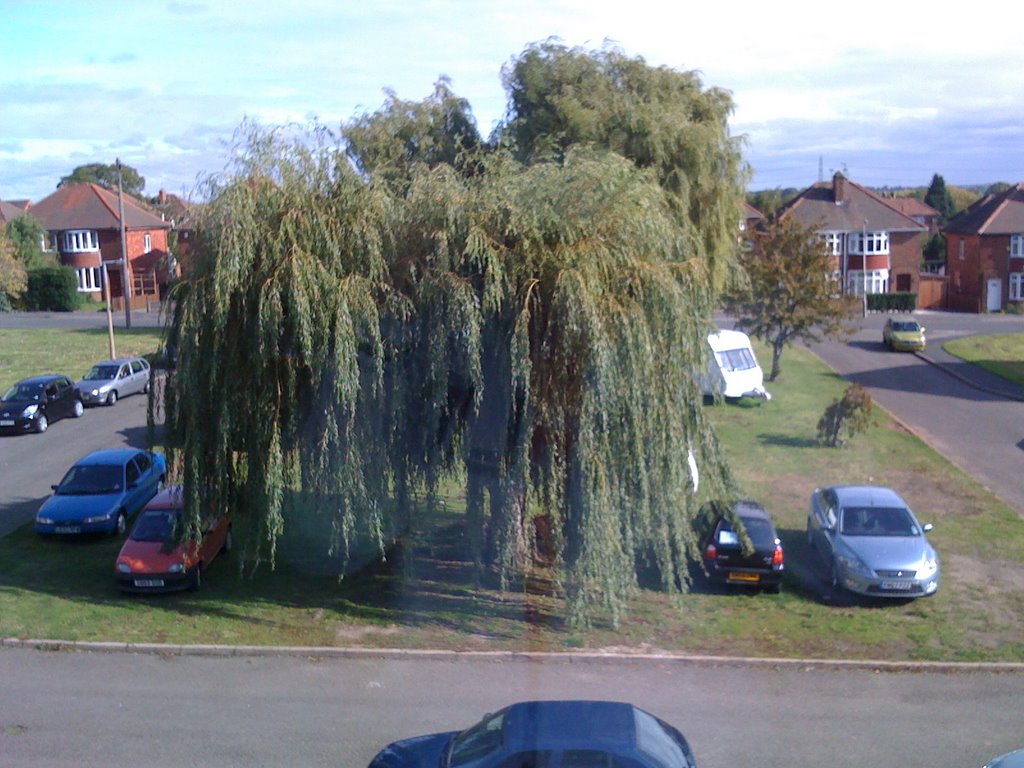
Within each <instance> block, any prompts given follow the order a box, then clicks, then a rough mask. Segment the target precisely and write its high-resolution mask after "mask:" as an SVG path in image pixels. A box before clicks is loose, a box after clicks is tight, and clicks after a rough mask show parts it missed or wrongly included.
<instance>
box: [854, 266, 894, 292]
mask: <svg viewBox="0 0 1024 768" xmlns="http://www.w3.org/2000/svg"><path fill="white" fill-rule="evenodd" d="M865 289H866V290H867V293H886V292H887V291H888V290H889V270H888V269H873V270H869V271H868V273H867V275H865V274H864V273H863V272H860V271H855V272H849V273H847V276H846V292H847V293H848V294H850V295H852V296H863V295H864V292H865Z"/></svg>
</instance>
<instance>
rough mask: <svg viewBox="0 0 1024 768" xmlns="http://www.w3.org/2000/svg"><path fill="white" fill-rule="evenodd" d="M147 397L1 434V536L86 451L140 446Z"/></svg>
mask: <svg viewBox="0 0 1024 768" xmlns="http://www.w3.org/2000/svg"><path fill="white" fill-rule="evenodd" d="M146 403H147V399H146V396H145V395H132V396H130V397H126V398H124V399H123V400H118V401H117V405H115V406H114V407H112V408H107V407H97V408H86V409H85V415H84V416H82V418H80V419H74V418H71V419H61V420H60V421H57V422H55V423H54V424H53V425H51V426H50V428H49V429H47V430H46V431H45V432H44V433H43V434H41V435H37V434H27V435H17V436H13V437H12V436H0V536H4V535H6V534H8V533H10V532H11V531H12V530H14V529H15V528H17V527H18V526H19V525H21V524H22V523H25V522H27V521H28V520H31V519H32V518H33V516H34V515H35V513H36V510H37V509H39V505H40V504H42V503H43V501H44V500H45V499H46V497H47V496H49V495H50V494H51V493H52V491H51V490H50V486H51V485H53V484H54V483H58V482H60V479H61V477H63V475H64V473H65V472H66V471H67V470H68V468H69V467H70V466H71V465H72V464H74V463H75V462H76V461H77V460H78V459H80V458H81V457H82V456H84V455H85V454H87V453H89V452H91V451H96V450H99V449H100V448H119V447H123V446H132V447H135V448H145V447H146ZM2 765H3V761H2V759H0V766H2Z"/></svg>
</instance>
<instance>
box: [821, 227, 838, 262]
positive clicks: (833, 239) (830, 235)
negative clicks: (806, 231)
mask: <svg viewBox="0 0 1024 768" xmlns="http://www.w3.org/2000/svg"><path fill="white" fill-rule="evenodd" d="M821 239H822V240H823V241H824V243H825V248H826V249H827V250H828V252H829V253H830V254H832V255H833V256H842V255H843V233H842V232H822V233H821Z"/></svg>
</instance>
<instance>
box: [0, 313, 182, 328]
mask: <svg viewBox="0 0 1024 768" xmlns="http://www.w3.org/2000/svg"><path fill="white" fill-rule="evenodd" d="M113 319H114V327H115V328H124V327H125V323H124V319H125V318H124V312H115V313H114V318H113ZM162 325H163V320H162V318H161V317H160V312H159V311H157V310H156V309H155V308H154V310H153V311H152V312H144V311H141V310H140V311H135V312H132V328H159V327H161V326H162ZM106 327H107V313H106V312H96V311H92V310H89V311H87V310H82V311H79V312H0V328H106Z"/></svg>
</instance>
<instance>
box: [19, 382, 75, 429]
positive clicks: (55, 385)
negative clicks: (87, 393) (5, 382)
mask: <svg viewBox="0 0 1024 768" xmlns="http://www.w3.org/2000/svg"><path fill="white" fill-rule="evenodd" d="M83 413H85V409H84V407H83V406H82V396H81V394H79V392H78V388H77V387H76V386H75V385H74V384H72V383H71V379H69V378H68V377H67V376H61V375H59V374H48V375H46V376H33V377H32V378H30V379H23V380H21V381H19V382H18V383H17V384H15V385H14V386H13V387H11V388H10V389H8V390H7V391H6V392H5V393H4V395H3V398H2V399H0V435H20V434H22V433H24V432H45V431H46V428H47V427H49V426H50V424H51V423H52V422H54V421H57V420H58V419H63V418H66V417H68V416H72V417H74V418H76V419H77V418H79V417H80V416H81V415H82V414H83Z"/></svg>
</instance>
